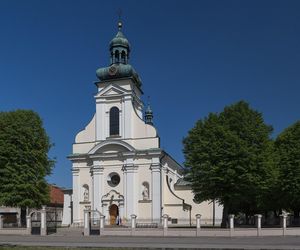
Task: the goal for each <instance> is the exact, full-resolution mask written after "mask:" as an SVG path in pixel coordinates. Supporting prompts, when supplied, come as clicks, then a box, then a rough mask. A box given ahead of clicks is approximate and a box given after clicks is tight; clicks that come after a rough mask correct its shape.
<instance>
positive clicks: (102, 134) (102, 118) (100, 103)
mask: <svg viewBox="0 0 300 250" xmlns="http://www.w3.org/2000/svg"><path fill="white" fill-rule="evenodd" d="M105 108H106V104H105V100H104V99H103V98H98V99H96V138H97V140H98V141H103V140H105V139H106V124H105V123H106V122H107V121H106V120H107V117H106V114H105Z"/></svg>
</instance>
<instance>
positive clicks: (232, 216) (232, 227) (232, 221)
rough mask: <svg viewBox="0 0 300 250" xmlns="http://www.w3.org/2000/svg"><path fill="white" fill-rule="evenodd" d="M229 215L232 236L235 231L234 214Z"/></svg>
mask: <svg viewBox="0 0 300 250" xmlns="http://www.w3.org/2000/svg"><path fill="white" fill-rule="evenodd" d="M228 217H229V230H230V236H232V235H233V232H234V214H230V215H229V216H228Z"/></svg>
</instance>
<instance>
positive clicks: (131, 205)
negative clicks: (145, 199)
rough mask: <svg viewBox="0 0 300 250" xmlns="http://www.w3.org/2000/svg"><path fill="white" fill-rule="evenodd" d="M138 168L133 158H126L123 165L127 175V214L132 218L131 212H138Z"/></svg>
mask: <svg viewBox="0 0 300 250" xmlns="http://www.w3.org/2000/svg"><path fill="white" fill-rule="evenodd" d="M137 169H138V166H136V165H134V164H133V159H131V158H130V159H126V160H125V162H124V165H123V171H124V174H125V175H124V176H125V183H126V184H125V185H126V189H125V190H126V192H125V195H124V196H125V216H126V217H127V218H130V215H131V214H136V213H137V204H138V194H137V188H136V187H137V184H136V182H137Z"/></svg>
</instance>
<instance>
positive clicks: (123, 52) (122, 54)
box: [121, 50, 126, 63]
mask: <svg viewBox="0 0 300 250" xmlns="http://www.w3.org/2000/svg"><path fill="white" fill-rule="evenodd" d="M125 57H126V54H125V51H124V50H122V53H121V63H126V61H125Z"/></svg>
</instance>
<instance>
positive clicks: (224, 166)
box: [183, 101, 278, 227]
mask: <svg viewBox="0 0 300 250" xmlns="http://www.w3.org/2000/svg"><path fill="white" fill-rule="evenodd" d="M271 132H272V127H271V126H268V125H266V124H265V123H264V120H263V117H262V114H261V113H259V112H257V111H255V110H253V109H251V108H250V107H249V104H248V103H246V102H244V101H240V102H238V103H236V104H233V105H231V106H228V107H225V108H224V110H223V112H221V113H220V114H212V113H211V114H209V115H208V117H206V118H204V119H203V120H199V121H198V122H197V123H196V126H195V127H194V128H192V129H191V130H190V131H189V133H188V136H187V137H186V138H185V139H184V140H183V144H184V155H185V159H186V161H185V165H186V167H188V169H189V172H188V175H187V179H188V180H189V181H191V183H192V189H193V192H194V194H195V199H196V200H198V201H200V202H201V201H205V200H216V201H218V202H219V203H220V204H222V205H223V206H224V209H223V220H222V226H223V227H225V225H226V220H227V217H228V213H232V212H233V213H234V212H238V211H243V212H245V213H246V214H247V213H248V214H253V213H255V212H257V211H258V210H263V209H264V207H265V204H264V203H263V200H264V199H265V197H266V195H267V194H268V192H269V190H270V188H271V187H272V186H273V185H274V180H276V176H277V174H278V172H277V171H276V168H274V161H273V143H272V141H271V139H270V134H271Z"/></svg>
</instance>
